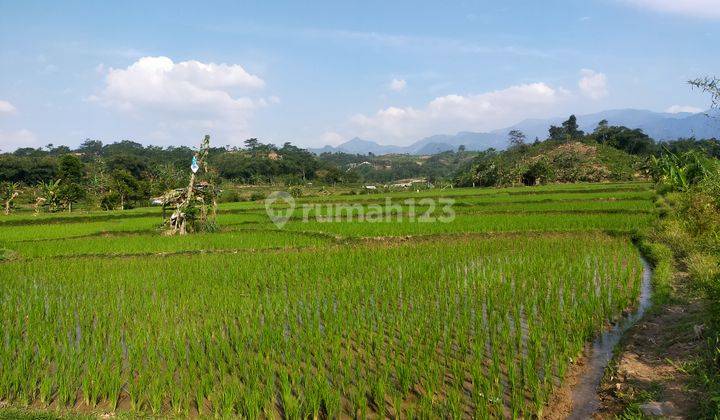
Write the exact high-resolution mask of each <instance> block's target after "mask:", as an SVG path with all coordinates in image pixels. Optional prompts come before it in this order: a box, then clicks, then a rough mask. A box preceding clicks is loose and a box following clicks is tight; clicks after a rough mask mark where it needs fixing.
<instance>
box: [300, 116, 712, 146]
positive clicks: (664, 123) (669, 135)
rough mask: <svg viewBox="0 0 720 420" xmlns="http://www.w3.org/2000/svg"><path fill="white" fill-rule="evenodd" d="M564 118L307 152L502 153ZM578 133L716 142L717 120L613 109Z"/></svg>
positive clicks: (582, 122)
mask: <svg viewBox="0 0 720 420" xmlns="http://www.w3.org/2000/svg"><path fill="white" fill-rule="evenodd" d="M565 119H567V116H565V117H557V118H550V119H528V120H524V121H521V122H519V123H517V124H515V125H513V126H510V127H507V128H502V129H499V130H494V131H492V132H489V133H473V132H466V131H464V132H459V133H457V134H436V135H434V136H430V137H425V138H423V139H420V140H418V141H416V142H414V143H412V144H411V145H409V146H392V145H382V144H379V143H377V142H375V141H371V140H363V139H360V138H357V137H355V138H353V139H352V140H349V141H347V142H345V143H342V144H340V145H338V146H336V147H333V146H325V147H322V148H319V149H310V151H311V152H313V153H316V154H320V153H326V152H328V153H336V152H345V153H352V154H362V155H366V154H368V153H373V154H375V155H383V154H389V153H406V154H411V155H431V154H437V153H442V152H445V151H448V150H457V148H458V147H459V146H461V145H463V146H465V148H466V149H467V150H485V149H489V148H491V147H492V148H495V149H503V148H505V146H506V145H507V133H508V131H510V130H520V131H522V132H523V133H525V135H526V136H527V138H528V141H530V142H532V141H533V140H534V139H535V137H537V138H539V139H540V140H544V139H545V138H546V137H547V133H548V128H550V125H560V124H561V123H562V122H563V121H564V120H565ZM577 119H578V125H579V126H580V129H581V130H584V131H586V132H592V131H593V130H594V129H595V127H596V126H597V124H598V122H600V121H602V120H608V122H609V123H610V125H623V126H626V127H629V128H640V129H642V130H643V131H644V132H645V133H647V134H648V135H649V136H650V137H652V138H654V139H655V140H675V139H677V138H681V137H693V136H694V137H696V138H713V137H714V138H720V118H708V116H707V115H706V114H705V113H700V114H691V113H687V112H682V113H677V114H670V113H665V112H653V111H647V110H640V109H616V110H609V111H602V112H597V113H594V114H587V115H578V116H577Z"/></svg>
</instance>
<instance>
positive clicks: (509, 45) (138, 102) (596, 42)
mask: <svg viewBox="0 0 720 420" xmlns="http://www.w3.org/2000/svg"><path fill="white" fill-rule="evenodd" d="M121 3H122V4H121ZM718 39H720V0H686V1H682V2H680V1H671V0H589V1H582V2H578V1H543V2H538V1H527V2H520V1H506V2H489V1H488V2H470V1H462V2H420V1H395V2H388V1H361V2H342V1H327V2H325V1H321V2H311V1H307V2H273V1H265V2H182V1H173V2H131V1H130V2H113V3H109V2H95V1H87V2H80V1H64V2H46V1H5V0H0V150H4V151H7V150H14V149H15V148H17V147H24V146H33V147H39V146H44V145H46V144H48V143H53V144H55V145H58V144H67V145H70V146H76V145H78V144H79V143H80V142H82V141H83V140H84V139H86V138H93V139H100V140H102V141H103V142H112V141H118V140H122V139H131V140H135V141H139V142H142V143H144V144H157V145H178V144H186V145H192V144H195V143H198V142H199V140H200V139H201V138H202V136H203V135H204V134H205V133H209V134H211V135H212V136H213V139H214V141H215V142H216V144H223V145H224V144H233V145H240V144H242V141H243V140H244V139H245V138H248V137H258V138H260V139H261V140H262V141H267V142H273V143H277V144H282V143H283V142H285V141H292V142H293V143H296V144H300V145H303V146H319V145H323V144H338V143H340V142H342V141H343V140H347V139H349V138H351V137H354V136H361V137H363V138H368V139H373V140H376V141H378V142H380V143H385V144H409V143H411V142H412V141H414V140H417V139H419V138H422V137H424V136H427V135H432V134H441V133H449V134H453V133H455V132H458V131H486V130H492V129H498V128H502V127H506V126H508V125H511V124H513V123H516V122H518V121H520V120H522V119H525V118H540V117H551V116H558V115H567V114H569V113H572V112H574V113H579V114H582V113H589V112H594V111H599V110H604V109H611V108H643V109H651V110H655V111H667V110H669V111H679V110H701V109H704V108H707V107H708V106H709V99H708V98H707V97H705V96H703V95H701V94H700V93H699V92H694V91H692V90H690V89H689V88H688V86H687V85H686V84H685V81H686V80H688V79H690V78H693V77H697V76H702V75H712V74H715V75H717V74H720V44H718V42H717V40H718Z"/></svg>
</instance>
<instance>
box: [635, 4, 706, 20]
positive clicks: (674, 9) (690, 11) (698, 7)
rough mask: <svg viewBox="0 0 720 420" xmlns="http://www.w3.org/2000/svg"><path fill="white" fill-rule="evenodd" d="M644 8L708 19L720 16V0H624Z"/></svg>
mask: <svg viewBox="0 0 720 420" xmlns="http://www.w3.org/2000/svg"><path fill="white" fill-rule="evenodd" d="M622 1H624V2H625V3H630V4H632V5H635V6H637V7H640V8H643V9H650V10H653V11H657V12H663V13H672V14H679V15H684V16H692V17H699V18H706V19H718V18H720V0H622Z"/></svg>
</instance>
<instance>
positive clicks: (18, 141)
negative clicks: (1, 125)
mask: <svg viewBox="0 0 720 420" xmlns="http://www.w3.org/2000/svg"><path fill="white" fill-rule="evenodd" d="M38 146H39V141H38V139H37V137H36V136H35V134H34V133H33V132H32V131H30V130H26V129H24V128H23V129H20V130H10V131H8V130H0V153H3V152H12V151H14V150H15V149H17V148H20V147H38Z"/></svg>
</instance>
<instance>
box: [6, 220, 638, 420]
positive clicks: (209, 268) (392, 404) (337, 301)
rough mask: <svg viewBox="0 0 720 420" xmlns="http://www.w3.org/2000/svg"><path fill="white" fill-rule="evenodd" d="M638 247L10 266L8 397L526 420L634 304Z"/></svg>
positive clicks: (148, 409) (564, 244)
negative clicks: (597, 336)
mask: <svg viewBox="0 0 720 420" xmlns="http://www.w3.org/2000/svg"><path fill="white" fill-rule="evenodd" d="M640 275H641V265H640V262H639V259H638V254H637V252H636V251H635V249H634V248H633V246H632V244H630V243H629V242H628V241H627V240H626V239H625V238H621V237H607V236H604V235H600V234H597V235H593V234H588V236H587V237H580V236H572V235H568V236H567V237H564V238H558V237H548V238H542V237H539V238H532V239H527V240H525V241H523V240H517V238H504V239H503V238H496V239H493V240H472V241H469V240H458V241H450V242H448V241H445V242H444V243H417V244H415V243H409V244H406V245H402V246H378V247H368V246H348V247H345V248H342V249H337V248H328V249H327V250H326V251H325V252H323V253H316V252H296V253H289V254H286V255H284V256H283V257H282V258H278V256H277V255H268V254H262V253H260V254H247V255H246V254H238V255H219V254H208V255H204V256H202V257H200V256H189V257H177V256H176V257H167V258H159V257H142V258H141V257H137V258H128V259H125V260H122V261H120V260H116V259H104V258H83V259H78V260H73V261H68V260H59V259H58V260H46V261H43V262H42V263H35V264H27V263H21V262H10V263H5V264H0V400H5V401H9V402H12V403H13V404H16V405H33V406H34V407H37V406H52V407H75V408H78V407H86V408H93V407H95V408H96V409H100V410H106V411H115V410H131V411H133V412H136V413H155V414H170V413H176V414H178V415H182V416H185V415H194V414H200V415H211V414H215V415H218V416H236V415H242V416H245V417H248V418H257V417H259V416H262V415H263V414H264V415H266V416H277V415H284V416H286V417H291V418H297V417H300V416H302V417H318V416H327V417H331V418H332V417H337V416H338V415H339V414H341V413H345V414H349V415H357V416H364V415H371V414H374V415H375V414H376V415H394V416H397V414H398V413H404V414H405V415H407V416H411V415H417V416H424V417H437V416H444V417H461V416H464V415H475V416H478V417H486V416H489V415H494V416H509V415H513V416H530V415H534V414H538V413H540V412H541V411H542V409H543V407H544V404H545V403H546V401H547V400H548V397H549V395H550V393H551V392H552V390H553V388H554V386H555V385H556V384H557V382H558V380H559V378H562V377H563V375H564V373H565V371H566V369H567V368H568V366H569V365H570V363H571V361H572V359H573V358H574V357H576V356H577V355H578V353H579V352H580V350H581V348H582V345H583V343H585V342H586V341H587V340H588V339H589V338H590V337H591V336H592V335H593V334H594V333H596V332H597V331H598V330H600V329H601V328H603V327H604V325H605V323H606V322H607V320H608V319H610V318H612V317H613V316H615V315H616V314H618V313H619V312H620V311H621V310H622V309H623V308H625V307H627V306H628V305H631V304H632V303H633V302H634V300H635V299H636V298H637V296H638V292H639V287H638V286H639V281H640Z"/></svg>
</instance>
